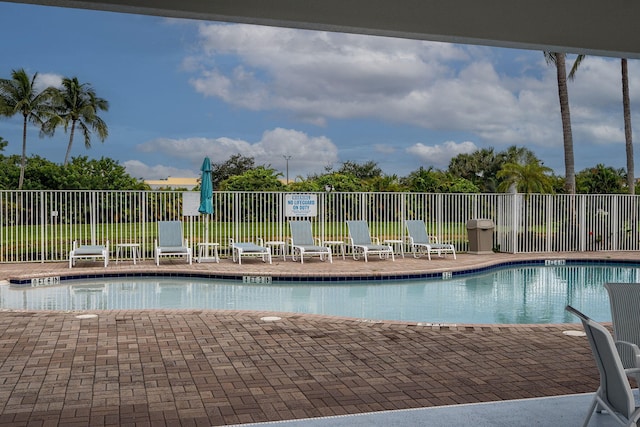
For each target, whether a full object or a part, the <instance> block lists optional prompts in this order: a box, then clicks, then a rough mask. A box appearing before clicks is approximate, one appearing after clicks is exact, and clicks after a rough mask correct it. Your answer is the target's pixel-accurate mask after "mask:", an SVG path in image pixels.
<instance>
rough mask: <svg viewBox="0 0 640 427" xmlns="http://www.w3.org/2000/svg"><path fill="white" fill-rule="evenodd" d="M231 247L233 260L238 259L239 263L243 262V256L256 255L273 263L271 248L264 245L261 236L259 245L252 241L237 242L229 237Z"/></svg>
mask: <svg viewBox="0 0 640 427" xmlns="http://www.w3.org/2000/svg"><path fill="white" fill-rule="evenodd" d="M229 247H230V248H231V256H232V258H233V262H236V261H238V264H242V257H243V256H255V257H260V258H262V262H267V261H269V264H271V249H270V248H268V247H266V246H264V243H263V240H262V239H261V238H258V244H257V245H256V244H255V243H251V242H241V243H240V242H235V241H234V240H233V239H232V238H229Z"/></svg>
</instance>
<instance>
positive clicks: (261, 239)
mask: <svg viewBox="0 0 640 427" xmlns="http://www.w3.org/2000/svg"><path fill="white" fill-rule="evenodd" d="M256 240H257V241H258V245H259V246H264V239H263V238H262V237H258V238H257V239H256Z"/></svg>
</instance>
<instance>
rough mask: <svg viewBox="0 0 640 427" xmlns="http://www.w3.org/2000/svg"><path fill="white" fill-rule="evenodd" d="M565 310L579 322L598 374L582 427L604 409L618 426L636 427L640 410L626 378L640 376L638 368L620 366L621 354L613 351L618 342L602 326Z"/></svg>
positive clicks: (578, 313)
mask: <svg viewBox="0 0 640 427" xmlns="http://www.w3.org/2000/svg"><path fill="white" fill-rule="evenodd" d="M566 310H567V311H568V312H569V313H572V314H574V315H575V316H577V317H578V318H580V320H581V321H582V326H583V327H584V331H585V332H586V334H587V338H588V340H589V345H590V346H591V351H592V353H593V357H594V359H595V361H596V365H597V366H598V372H599V373H600V387H598V390H597V391H596V394H595V396H594V397H593V400H592V402H591V406H590V407H589V413H588V415H587V418H586V420H585V421H584V424H583V427H586V426H587V425H589V420H591V417H592V415H593V413H594V412H595V411H596V410H597V411H598V412H602V409H605V410H606V411H607V413H608V414H609V415H611V416H612V417H614V419H615V420H616V421H617V422H618V423H619V424H620V425H623V426H627V427H632V426H636V423H637V422H638V420H640V408H638V407H636V402H635V399H634V396H633V391H632V390H631V385H630V384H629V380H628V378H627V377H628V376H635V375H637V374H638V373H640V369H638V368H631V369H625V368H624V367H623V366H622V361H621V360H620V355H619V354H618V351H617V350H616V344H617V343H616V342H615V341H614V340H613V337H612V336H611V334H610V333H609V331H608V330H607V329H606V328H605V327H604V326H602V325H601V324H599V323H598V322H595V321H593V320H592V319H590V318H589V317H587V316H586V315H584V314H583V313H581V312H579V311H578V310H576V309H575V308H573V307H571V306H570V305H568V306H567V307H566Z"/></svg>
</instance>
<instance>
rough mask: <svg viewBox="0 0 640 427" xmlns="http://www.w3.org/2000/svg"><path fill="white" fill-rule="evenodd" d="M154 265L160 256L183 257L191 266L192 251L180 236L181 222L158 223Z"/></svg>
mask: <svg viewBox="0 0 640 427" xmlns="http://www.w3.org/2000/svg"><path fill="white" fill-rule="evenodd" d="M154 247H155V258H156V265H160V257H161V256H184V257H186V258H187V262H188V263H189V264H191V260H192V255H193V254H192V251H191V248H190V247H189V245H188V243H187V240H186V239H184V238H183V235H182V221H158V238H157V239H156V240H155V246H154Z"/></svg>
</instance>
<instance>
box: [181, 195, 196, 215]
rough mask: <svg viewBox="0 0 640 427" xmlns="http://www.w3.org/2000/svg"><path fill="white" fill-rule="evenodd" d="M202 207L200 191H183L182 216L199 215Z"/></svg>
mask: <svg viewBox="0 0 640 427" xmlns="http://www.w3.org/2000/svg"><path fill="white" fill-rule="evenodd" d="M199 207H200V192H198V191H189V192H187V191H185V192H184V193H182V216H198V215H200V212H198V208H199Z"/></svg>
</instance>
